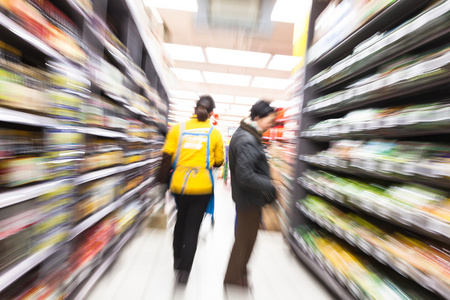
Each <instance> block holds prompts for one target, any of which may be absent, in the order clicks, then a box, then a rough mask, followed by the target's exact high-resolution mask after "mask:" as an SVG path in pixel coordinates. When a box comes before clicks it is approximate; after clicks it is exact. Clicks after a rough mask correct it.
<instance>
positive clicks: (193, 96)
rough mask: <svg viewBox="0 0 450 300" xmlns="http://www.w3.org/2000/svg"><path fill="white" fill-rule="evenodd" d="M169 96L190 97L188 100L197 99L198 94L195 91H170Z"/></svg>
mask: <svg viewBox="0 0 450 300" xmlns="http://www.w3.org/2000/svg"><path fill="white" fill-rule="evenodd" d="M169 94H170V96H171V97H173V98H178V99H190V100H198V95H197V93H195V92H189V91H172V90H171V91H170V92H169Z"/></svg>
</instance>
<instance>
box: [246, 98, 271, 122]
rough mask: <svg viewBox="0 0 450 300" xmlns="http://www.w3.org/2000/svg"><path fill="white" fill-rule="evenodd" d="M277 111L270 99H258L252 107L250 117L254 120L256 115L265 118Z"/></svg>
mask: <svg viewBox="0 0 450 300" xmlns="http://www.w3.org/2000/svg"><path fill="white" fill-rule="evenodd" d="M273 112H275V109H274V108H273V107H272V106H270V103H269V101H267V100H263V99H261V100H258V101H257V102H256V103H255V104H253V106H252V108H251V109H250V117H251V118H252V120H255V118H256V117H259V118H264V117H267V116H268V115H270V114H271V113H273Z"/></svg>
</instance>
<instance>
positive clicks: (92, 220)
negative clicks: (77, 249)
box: [68, 177, 154, 240]
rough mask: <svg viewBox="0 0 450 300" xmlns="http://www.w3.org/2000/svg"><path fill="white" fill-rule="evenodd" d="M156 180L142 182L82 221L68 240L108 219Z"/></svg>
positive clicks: (151, 178) (152, 178)
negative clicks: (108, 216)
mask: <svg viewBox="0 0 450 300" xmlns="http://www.w3.org/2000/svg"><path fill="white" fill-rule="evenodd" d="M153 180H154V177H150V178H149V179H147V180H146V181H144V182H142V183H141V184H140V185H138V186H137V187H135V188H134V189H132V190H131V191H128V192H127V193H125V194H124V195H123V196H121V197H120V198H119V199H118V200H116V201H114V202H111V203H110V204H108V205H107V206H106V207H104V208H102V209H101V210H99V211H98V212H96V213H94V214H93V215H92V216H90V217H88V218H87V219H85V220H84V221H82V222H81V223H80V224H78V225H77V226H75V227H74V228H73V229H72V231H71V232H70V234H69V237H68V240H72V239H74V238H75V237H76V236H78V235H79V234H80V233H82V232H83V231H85V230H86V229H88V228H90V227H92V226H93V225H94V224H96V223H97V222H99V221H100V220H102V219H103V218H104V217H106V216H107V215H108V214H110V213H111V212H113V211H115V210H116V209H117V208H119V207H121V206H122V205H123V204H124V203H125V201H126V200H127V199H128V198H130V197H131V196H132V195H134V194H136V193H137V192H139V191H140V190H141V189H142V188H143V187H145V186H147V185H148V184H150V183H151V182H152V181H153Z"/></svg>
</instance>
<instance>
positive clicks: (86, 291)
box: [74, 224, 139, 300]
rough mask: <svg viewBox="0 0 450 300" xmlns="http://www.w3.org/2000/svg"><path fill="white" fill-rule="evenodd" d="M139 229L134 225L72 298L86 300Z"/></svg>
mask: <svg viewBox="0 0 450 300" xmlns="http://www.w3.org/2000/svg"><path fill="white" fill-rule="evenodd" d="M138 229H139V224H137V225H135V226H134V228H133V229H132V230H130V231H129V232H128V233H127V234H126V235H125V236H124V237H123V239H122V240H121V241H120V242H119V243H118V244H117V246H116V248H115V249H114V251H113V252H112V253H111V254H110V255H109V256H108V257H107V258H106V259H105V260H104V261H103V263H101V265H100V266H99V267H98V268H97V269H96V270H95V271H94V272H93V274H92V275H90V277H89V279H87V282H86V283H85V284H84V285H83V287H82V288H81V289H80V290H79V291H78V293H77V295H76V296H75V297H74V299H75V300H83V299H86V297H87V295H88V294H89V292H90V290H91V289H92V288H93V287H94V285H95V283H96V282H97V281H98V280H99V279H100V278H101V277H102V275H103V273H105V271H106V270H108V268H109V267H110V266H111V265H112V263H113V262H114V261H115V260H116V258H117V257H118V256H119V252H120V251H121V250H122V248H123V247H124V246H125V244H126V243H127V242H128V241H129V240H130V239H131V238H132V237H133V236H134V235H135V234H136V232H137V231H138Z"/></svg>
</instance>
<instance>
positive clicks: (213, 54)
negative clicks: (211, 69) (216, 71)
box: [205, 47, 271, 68]
mask: <svg viewBox="0 0 450 300" xmlns="http://www.w3.org/2000/svg"><path fill="white" fill-rule="evenodd" d="M205 52H206V56H207V58H208V62H210V63H212V64H220V65H228V66H239V67H249V68H265V67H266V65H267V62H268V61H269V59H270V56H271V54H269V53H262V52H251V51H240V50H230V49H222V48H211V47H207V48H206V49H205Z"/></svg>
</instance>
